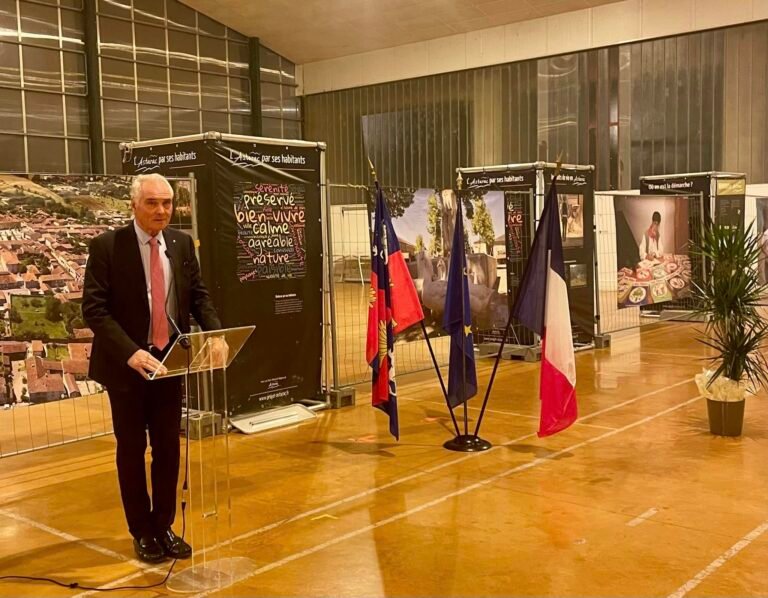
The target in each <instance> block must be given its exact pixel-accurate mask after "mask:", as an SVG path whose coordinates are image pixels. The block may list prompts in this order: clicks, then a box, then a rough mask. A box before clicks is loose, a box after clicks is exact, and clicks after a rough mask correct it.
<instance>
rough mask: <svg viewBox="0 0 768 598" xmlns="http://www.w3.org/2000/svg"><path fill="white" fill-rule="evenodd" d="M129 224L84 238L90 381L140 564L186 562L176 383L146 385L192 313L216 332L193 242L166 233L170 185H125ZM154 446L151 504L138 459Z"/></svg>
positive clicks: (156, 178)
mask: <svg viewBox="0 0 768 598" xmlns="http://www.w3.org/2000/svg"><path fill="white" fill-rule="evenodd" d="M131 206H132V208H133V213H134V220H133V222H132V223H131V224H129V225H128V226H126V227H124V228H121V229H118V230H114V231H109V232H106V233H104V234H102V235H99V236H98V237H96V238H95V239H93V241H92V242H91V246H90V252H89V254H90V255H89V258H88V265H87V267H86V271H85V286H84V292H83V316H84V318H85V321H86V322H87V324H88V326H89V327H90V328H91V330H93V332H94V339H93V350H92V353H91V363H90V371H89V375H90V377H91V378H93V379H94V380H96V381H97V382H99V383H101V384H103V385H104V386H105V387H106V389H107V392H108V394H109V401H110V405H111V407H112V422H113V427H114V431H115V438H116V439H117V474H118V479H119V482H120V494H121V497H122V501H123V508H124V510H125V516H126V519H127V520H128V529H129V531H130V533H131V535H133V537H134V548H135V550H136V554H137V555H138V557H139V558H140V559H142V560H143V561H146V562H160V561H162V560H165V559H166V558H168V557H170V558H188V557H189V556H190V555H191V554H192V549H191V547H190V546H189V544H187V543H186V542H184V541H183V540H182V539H181V538H180V537H178V536H177V535H176V534H174V532H173V530H172V529H171V526H172V524H173V521H174V517H175V512H176V490H177V483H178V475H179V453H180V450H179V426H180V423H181V399H182V389H181V379H180V378H178V377H172V378H171V377H169V378H164V379H163V378H159V379H157V380H154V381H150V380H149V378H148V377H149V374H150V373H152V372H154V371H155V370H157V369H158V368H160V369H161V372H162V366H161V363H160V361H159V360H160V359H161V358H162V356H163V350H164V349H167V348H169V347H170V343H171V342H172V340H173V339H172V337H173V335H174V332H175V331H176V332H177V331H179V330H180V331H181V332H182V333H186V332H189V330H190V314H192V315H193V316H194V317H195V319H196V320H197V322H198V323H199V324H200V326H201V327H202V328H203V329H204V330H215V329H219V328H221V323H220V322H219V318H218V317H217V315H216V312H215V310H214V308H213V304H212V302H211V299H210V297H209V296H208V291H207V290H206V289H205V286H204V285H203V282H202V280H201V278H200V267H199V265H198V263H197V259H196V257H195V250H194V244H193V241H192V238H191V237H190V236H188V235H186V234H184V233H182V232H179V231H176V230H173V229H169V228H166V227H167V226H168V223H169V221H170V218H171V213H172V211H173V189H172V188H171V185H170V184H169V183H168V181H167V180H166V179H165V178H164V177H162V176H160V175H157V174H151V175H140V176H138V177H136V178H135V179H134V182H133V185H132V186H131ZM147 431H148V432H149V443H150V445H151V447H152V467H151V475H152V500H151V502H150V497H149V493H148V492H147V480H146V475H145V468H144V454H145V452H146V448H147Z"/></svg>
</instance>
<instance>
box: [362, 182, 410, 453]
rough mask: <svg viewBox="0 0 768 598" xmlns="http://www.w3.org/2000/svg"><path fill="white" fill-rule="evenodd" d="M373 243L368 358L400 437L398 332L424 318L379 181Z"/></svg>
mask: <svg viewBox="0 0 768 598" xmlns="http://www.w3.org/2000/svg"><path fill="white" fill-rule="evenodd" d="M373 222H374V225H373V245H372V247H371V287H370V295H369V301H368V337H367V342H366V351H365V353H366V359H367V361H368V364H369V365H370V366H371V370H372V374H373V375H372V392H371V401H372V403H373V406H374V407H377V408H378V409H381V410H382V411H384V412H385V413H386V414H387V415H388V416H389V431H390V433H391V434H392V435H393V436H394V437H395V438H397V439H399V438H400V426H399V423H398V418H397V385H396V383H395V350H394V344H395V334H397V333H399V332H402V331H403V330H405V329H406V328H408V327H409V326H412V325H413V324H415V323H416V322H420V321H421V320H423V319H424V312H423V310H422V309H421V303H420V301H419V296H418V294H417V292H416V287H415V286H414V284H413V279H412V278H411V275H410V274H409V272H408V267H407V266H406V264H405V260H404V259H403V254H402V253H401V251H400V243H399V242H398V240H397V235H396V234H395V229H394V227H393V226H392V219H391V218H390V216H389V210H387V204H386V202H385V200H384V194H383V193H382V190H381V187H379V184H378V183H376V209H375V213H374V218H373Z"/></svg>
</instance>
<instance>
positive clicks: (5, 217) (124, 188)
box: [0, 174, 131, 409]
mask: <svg viewBox="0 0 768 598" xmlns="http://www.w3.org/2000/svg"><path fill="white" fill-rule="evenodd" d="M130 182H131V179H130V177H117V176H95V175H94V176H87V175H85V176H54V175H30V176H23V175H11V174H0V355H1V356H2V364H1V365H0V368H1V369H0V407H2V408H5V409H8V408H11V407H21V406H26V405H34V404H40V403H48V402H51V401H57V400H60V399H66V398H75V397H81V396H86V395H89V394H93V393H96V392H100V391H101V390H102V389H101V388H100V386H99V385H98V384H96V383H95V382H93V381H91V380H89V379H88V377H87V375H88V363H89V359H90V355H91V343H92V339H93V332H92V331H91V330H89V329H88V328H87V326H86V325H85V322H84V321H83V317H82V312H81V307H80V305H81V302H82V298H83V279H84V276H85V265H86V262H87V260H88V244H89V242H90V240H91V239H92V238H93V237H95V236H97V235H99V234H101V233H102V232H104V231H106V230H109V229H112V228H116V227H120V226H123V225H125V224H127V223H128V222H129V221H130V218H131V213H130V199H129V198H130V195H129V192H130Z"/></svg>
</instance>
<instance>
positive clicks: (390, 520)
mask: <svg viewBox="0 0 768 598" xmlns="http://www.w3.org/2000/svg"><path fill="white" fill-rule="evenodd" d="M701 399H702V396H701V395H699V396H696V397H694V398H692V399H688V400H687V401H683V402H682V403H678V404H677V405H674V406H672V407H667V408H666V409H663V410H661V411H659V412H658V413H656V414H654V415H649V416H646V417H644V418H642V419H640V420H637V421H635V422H632V423H631V424H627V425H626V426H622V427H621V428H617V429H616V430H611V431H609V432H605V433H604V434H600V435H599V436H595V437H594V438H590V439H588V440H584V441H582V442H578V443H576V444H573V445H571V446H569V447H566V448H564V449H561V450H559V451H556V452H554V453H552V454H550V455H547V456H546V457H538V458H536V459H533V460H532V461H529V462H527V463H523V464H522V465H517V466H515V467H512V468H511V469H508V470H506V471H502V472H501V473H498V474H495V475H493V476H490V477H487V478H485V479H483V480H480V481H478V482H475V483H474V484H470V485H469V486H465V487H464V488H460V489H459V490H455V491H453V492H450V493H448V494H445V495H443V496H441V497H438V498H435V499H433V500H430V501H429V502H426V503H424V504H421V505H419V506H418V507H413V508H411V509H407V510H405V511H403V512H401V513H398V514H396V515H392V516H391V517H387V518H386V519H382V520H381V521H377V522H376V523H372V524H370V525H366V526H365V527H361V528H358V529H356V530H354V531H351V532H348V533H346V534H342V535H341V536H337V537H336V538H332V539H330V540H327V541H325V542H322V543H321V544H316V545H315V546H312V547H310V548H307V549H305V550H302V551H300V552H295V553H293V554H291V555H288V556H287V557H284V558H282V559H280V560H277V561H273V562H271V563H267V564H266V565H263V566H262V567H259V568H258V569H256V570H255V571H252V572H251V573H250V574H249V575H247V576H246V577H244V578H242V579H240V580H238V582H237V583H242V582H243V581H245V580H247V579H252V578H254V577H256V576H258V575H261V574H262V573H267V572H269V571H272V570H273V569H277V568H279V567H282V566H283V565H287V564H288V563H291V562H293V561H295V560H298V559H300V558H303V557H305V556H309V555H311V554H314V553H316V552H319V551H321V550H324V549H326V548H329V547H331V546H335V545H336V544H340V543H341V542H344V541H345V540H350V539H352V538H355V537H357V536H360V535H362V534H365V533H367V532H370V531H372V530H375V529H378V528H380V527H383V526H385V525H389V524H390V523H394V522H396V521H399V520H401V519H405V518H406V517H410V516H412V515H415V514H416V513H420V512H421V511H425V510H426V509H429V508H431V507H434V506H437V505H439V504H441V503H444V502H446V501H448V500H450V499H452V498H456V497H458V496H462V495H464V494H467V493H469V492H472V491H473V490H477V489H479V488H483V487H484V486H488V485H489V484H493V483H494V482H497V481H499V480H500V479H502V478H505V477H508V476H510V475H512V474H514V473H519V472H521V471H525V470H528V469H532V468H534V467H537V466H539V465H542V464H544V463H549V462H551V461H553V460H554V459H556V458H557V457H559V456H560V455H564V454H566V453H572V452H573V451H575V450H577V449H579V448H581V447H584V446H587V445H589V444H594V443H595V442H599V441H600V440H604V439H605V438H610V437H611V436H615V435H616V434H619V433H621V432H625V431H627V430H631V429H632V428H636V427H637V426H641V425H643V424H645V423H647V422H649V421H652V420H654V419H656V418H658V417H662V416H664V415H667V414H669V413H672V412H673V411H676V410H678V409H682V408H683V407H687V406H688V405H690V404H692V403H694V402H696V401H699V400H701ZM766 527H768V523H766ZM763 531H764V530H763ZM218 590H219V589H216V590H208V591H205V592H200V593H198V594H195V595H194V596H192V598H204V597H205V596H208V595H210V594H211V593H212V592H216V591H218ZM670 598H672V597H670ZM675 598H677V597H675Z"/></svg>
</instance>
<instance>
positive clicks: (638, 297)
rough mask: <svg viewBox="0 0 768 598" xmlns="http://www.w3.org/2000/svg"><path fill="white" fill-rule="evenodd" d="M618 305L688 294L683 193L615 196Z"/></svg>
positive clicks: (687, 234)
mask: <svg viewBox="0 0 768 598" xmlns="http://www.w3.org/2000/svg"><path fill="white" fill-rule="evenodd" d="M614 212H615V216H616V258H617V264H616V266H617V270H618V272H617V276H618V290H617V303H618V306H619V307H635V306H641V305H650V304H655V303H663V302H665V301H673V300H677V299H683V298H686V297H689V296H690V294H691V260H690V258H689V257H688V242H689V222H688V198H687V197H644V196H639V195H623V196H616V197H614Z"/></svg>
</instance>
